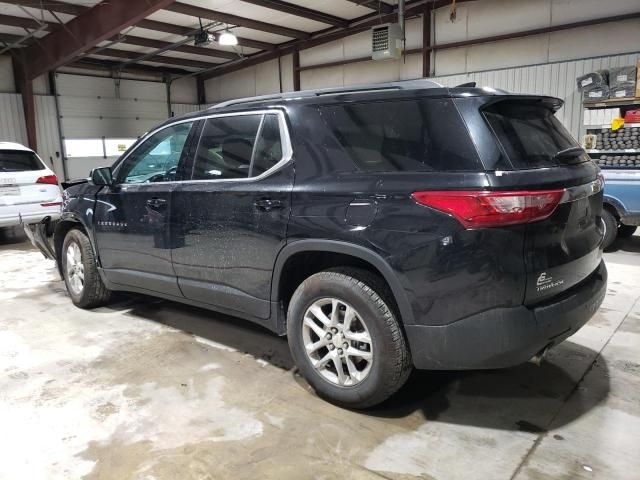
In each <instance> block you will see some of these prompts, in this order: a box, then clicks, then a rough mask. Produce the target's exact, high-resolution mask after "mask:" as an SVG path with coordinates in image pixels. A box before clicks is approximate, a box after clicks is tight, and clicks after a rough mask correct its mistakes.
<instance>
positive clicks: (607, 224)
mask: <svg viewBox="0 0 640 480" xmlns="http://www.w3.org/2000/svg"><path fill="white" fill-rule="evenodd" d="M602 223H603V225H604V236H603V237H604V238H603V239H602V248H604V249H607V248H609V247H610V246H611V244H612V243H613V241H614V240H615V239H616V236H617V235H618V220H617V219H616V217H614V216H613V214H612V213H611V212H609V211H608V210H602Z"/></svg>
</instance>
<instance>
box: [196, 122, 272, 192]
mask: <svg viewBox="0 0 640 480" xmlns="http://www.w3.org/2000/svg"><path fill="white" fill-rule="evenodd" d="M261 120H262V115H236V116H228V117H216V118H209V119H208V120H207V122H206V124H205V126H204V129H203V130H202V134H201V136H200V142H199V144H198V149H197V151H196V156H195V162H194V166H193V175H192V179H193V180H221V179H230V178H248V177H249V169H250V167H251V156H252V154H253V147H254V145H255V142H256V135H257V134H258V128H259V127H260V122H261Z"/></svg>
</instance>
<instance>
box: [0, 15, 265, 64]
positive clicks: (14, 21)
mask: <svg viewBox="0 0 640 480" xmlns="http://www.w3.org/2000/svg"><path fill="white" fill-rule="evenodd" d="M45 23H46V25H47V29H48V30H49V31H52V30H55V29H56V28H59V27H60V25H58V24H57V23H54V22H45ZM0 25H8V26H11V27H21V28H27V29H37V28H38V22H36V21H35V20H33V19H31V18H25V17H13V16H10V15H1V14H0ZM190 32H193V30H192V29H189V28H185V31H184V32H183V31H182V30H181V33H180V35H183V34H184V35H185V36H186V34H188V33H190ZM108 40H109V41H116V40H118V41H117V42H116V43H125V44H129V45H138V46H140V47H149V48H155V49H160V48H165V47H167V46H169V45H171V43H170V42H164V41H162V40H154V39H152V38H144V37H138V36H135V35H123V36H122V37H121V39H120V40H119V39H118V35H116V36H114V37H112V38H110V39H108ZM269 45H271V44H269ZM175 51H176V52H182V53H190V54H193V55H202V56H206V57H215V58H226V59H229V60H234V59H236V58H238V54H237V53H235V52H229V51H227V50H217V49H214V48H202V47H194V46H192V45H182V46H179V47H177V48H175Z"/></svg>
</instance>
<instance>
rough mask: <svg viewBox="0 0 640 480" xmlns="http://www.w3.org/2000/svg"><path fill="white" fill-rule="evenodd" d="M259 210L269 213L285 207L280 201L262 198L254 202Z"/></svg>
mask: <svg viewBox="0 0 640 480" xmlns="http://www.w3.org/2000/svg"><path fill="white" fill-rule="evenodd" d="M253 204H254V205H255V207H256V208H257V209H258V210H262V211H265V212H269V211H271V210H276V209H279V208H282V207H284V204H283V203H282V202H281V201H280V200H271V199H270V198H261V199H260V200H256V201H255V202H253Z"/></svg>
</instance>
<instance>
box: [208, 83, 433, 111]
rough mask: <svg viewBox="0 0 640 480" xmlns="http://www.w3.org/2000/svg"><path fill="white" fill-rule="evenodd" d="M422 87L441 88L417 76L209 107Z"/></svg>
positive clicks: (239, 99)
mask: <svg viewBox="0 0 640 480" xmlns="http://www.w3.org/2000/svg"><path fill="white" fill-rule="evenodd" d="M422 88H443V87H442V85H440V84H439V83H437V82H434V81H433V80H427V79H425V78H419V79H414V80H402V81H399V82H388V83H372V84H368V85H351V86H348V87H329V88H319V89H315V90H300V91H298V92H286V93H274V94H270V95H259V96H257V97H246V98H237V99H235V100H227V101H226V102H221V103H217V104H215V105H213V106H211V107H209V109H214V108H223V107H229V106H232V105H241V104H246V103H256V102H264V101H268V100H289V99H292V98H308V97H319V96H322V95H346V94H349V93H366V92H376V91H380V90H417V89H422Z"/></svg>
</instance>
